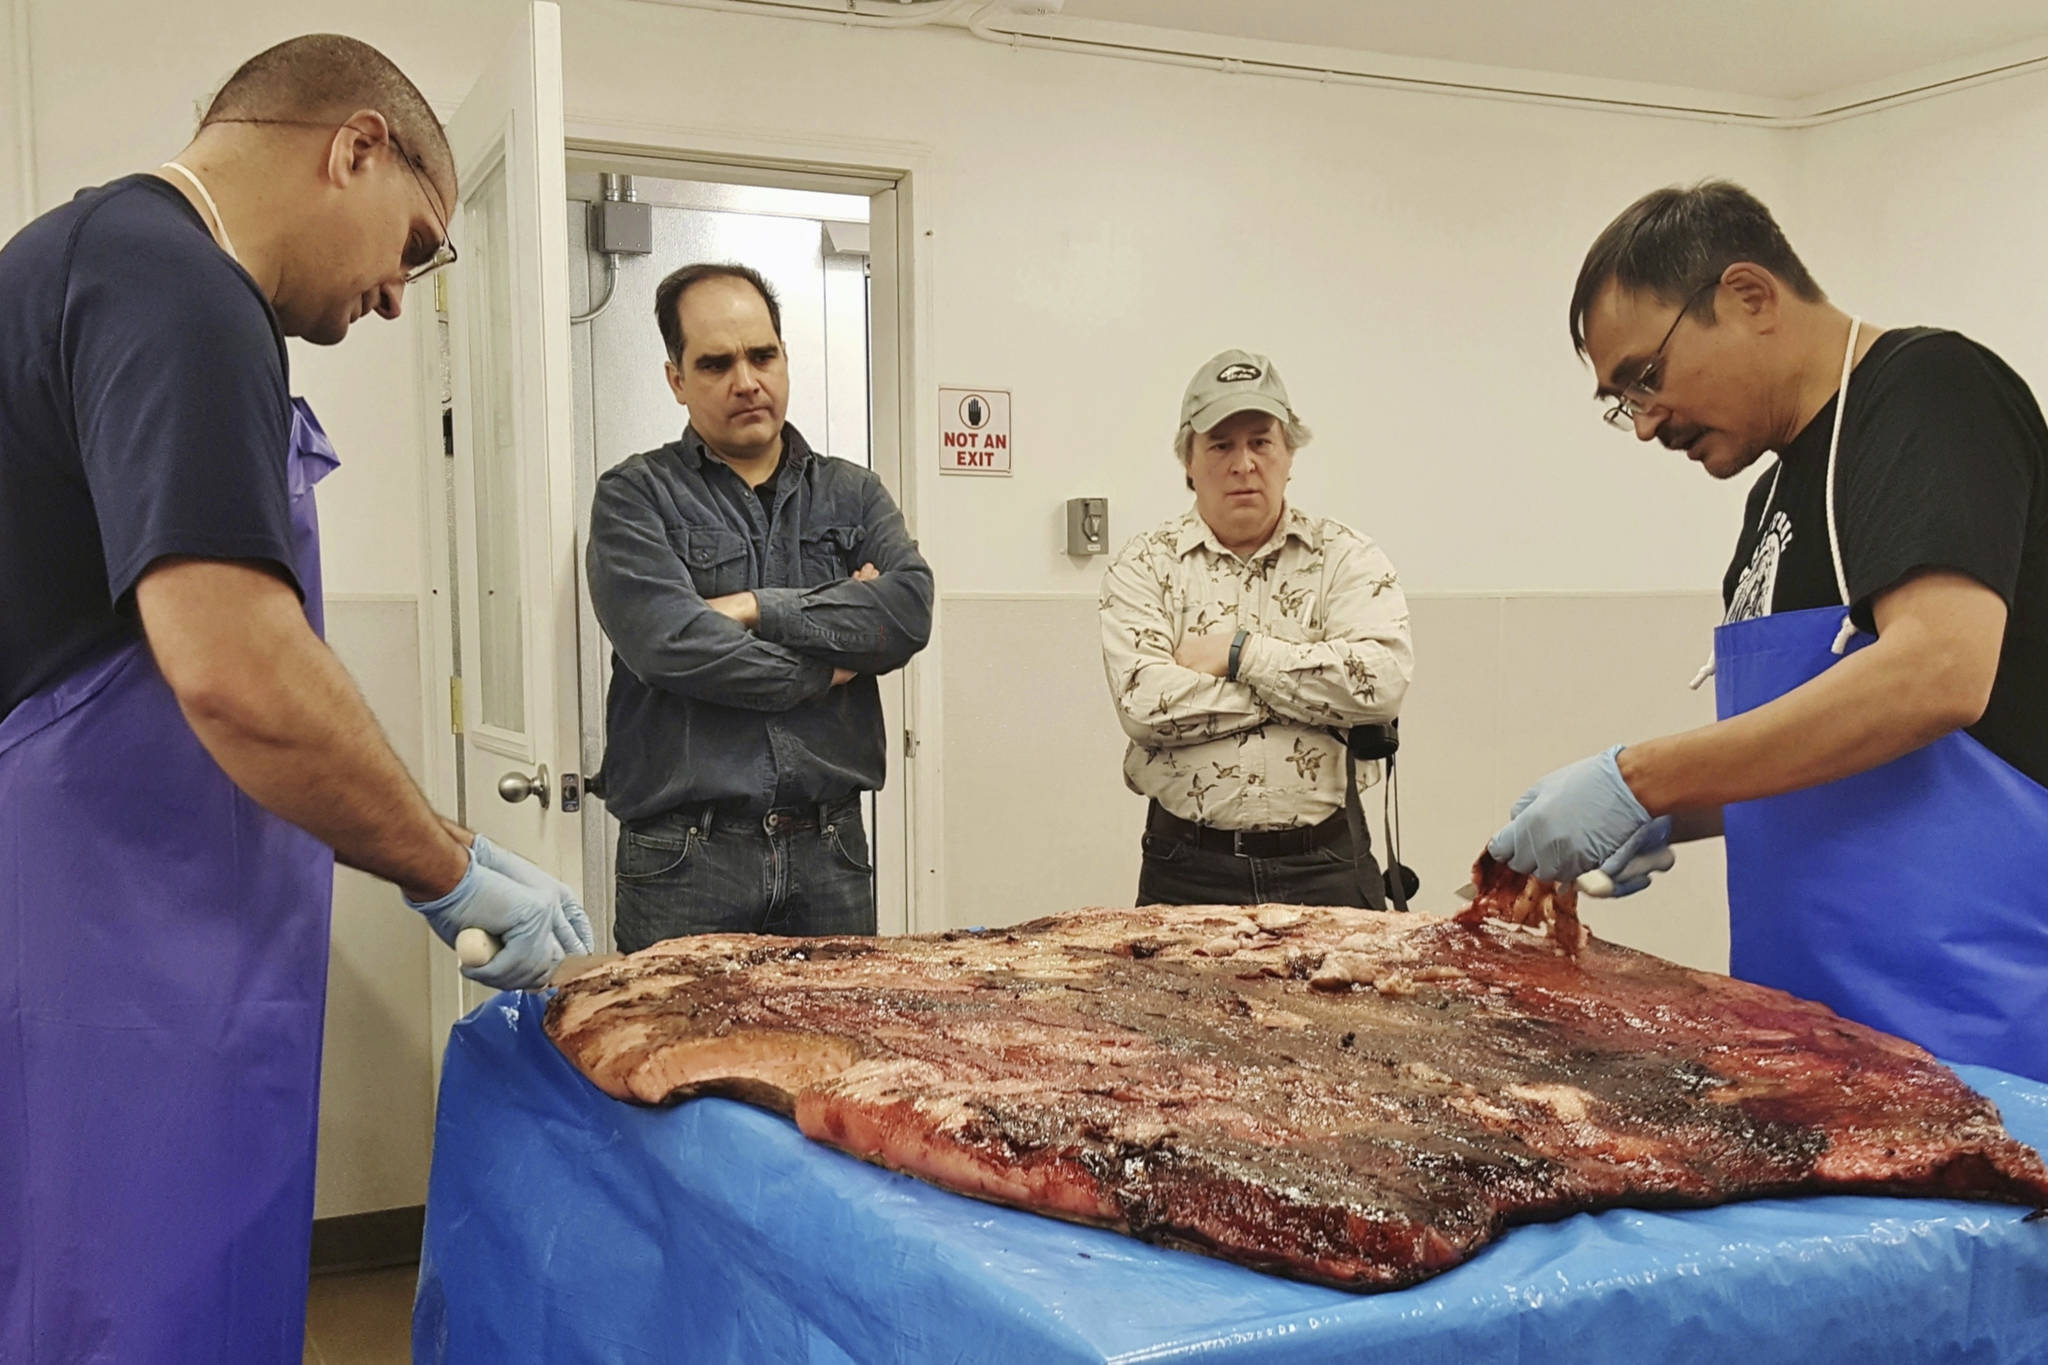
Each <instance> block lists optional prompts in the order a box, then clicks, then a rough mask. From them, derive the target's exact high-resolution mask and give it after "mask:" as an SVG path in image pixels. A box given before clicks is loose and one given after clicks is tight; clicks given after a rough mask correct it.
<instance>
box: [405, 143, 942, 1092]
mask: <svg viewBox="0 0 2048 1365" xmlns="http://www.w3.org/2000/svg"><path fill="white" fill-rule="evenodd" d="M564 113H565V117H564V130H565V133H566V137H565V146H564V154H565V157H566V158H567V159H568V160H569V161H590V160H602V161H604V162H606V163H607V164H608V166H610V167H611V168H613V169H618V170H628V171H631V172H632V173H635V174H644V175H647V176H650V177H659V178H663V179H673V180H697V181H709V182H722V183H729V184H752V185H768V186H775V187H780V188H789V189H808V190H826V191H832V192H838V193H846V192H849V191H851V192H854V193H867V194H869V195H870V196H871V197H872V196H873V195H874V194H875V193H877V192H878V191H879V190H881V189H891V188H893V190H894V196H893V199H894V205H895V219H896V221H895V225H894V227H895V231H894V233H893V241H892V245H893V247H894V251H893V254H892V255H889V256H887V257H880V258H878V259H877V260H876V265H875V271H874V277H873V280H872V283H871V289H872V296H873V299H874V310H873V315H872V316H873V329H874V332H873V337H872V341H871V348H870V357H871V364H872V366H873V376H874V377H873V383H872V387H871V392H870V395H869V401H870V413H871V417H870V421H871V425H872V428H873V433H874V437H873V443H872V457H873V464H874V468H875V470H876V472H877V473H878V474H880V475H881V477H882V479H883V482H884V483H885V484H886V485H887V486H889V488H890V489H891V491H892V492H893V493H894V495H895V496H896V499H897V502H898V504H899V506H900V507H901V509H902V512H903V516H904V520H905V522H906V523H907V525H908V526H909V528H910V531H911V534H912V535H913V536H915V535H916V534H917V530H918V524H919V511H920V508H921V507H922V506H924V505H927V504H928V503H929V502H930V501H931V497H932V494H933V492H934V491H935V490H934V488H933V484H934V483H935V482H936V466H935V465H929V462H928V461H926V460H924V459H922V458H920V452H922V451H925V450H927V449H929V448H931V444H932V442H933V441H934V440H935V439H936V438H935V435H934V421H935V418H934V414H933V413H932V412H931V411H930V410H929V409H930V408H931V404H930V403H928V402H926V401H925V396H926V395H927V394H928V393H930V392H932V390H931V389H930V388H929V386H928V383H927V377H928V376H930V375H931V374H932V373H933V369H932V359H931V351H932V343H931V338H932V332H933V328H932V325H931V302H930V292H929V290H927V289H925V288H923V287H922V285H923V282H924V281H926V280H928V279H930V278H931V273H930V247H931V239H932V231H931V228H930V226H929V224H928V222H927V213H926V209H925V206H924V203H923V198H924V196H923V195H922V194H921V193H920V191H921V190H922V189H923V187H924V186H925V185H927V184H929V182H930V178H931V174H932V172H931V166H932V156H931V151H930V149H929V148H928V147H926V146H924V145H923V144H917V143H900V142H882V141H865V140H858V139H833V138H805V137H799V136H795V135H788V136H781V135H767V136H764V135H762V134H760V133H758V132H752V131H735V130H727V129H718V128H707V127H700V126H694V125H687V124H669V123H622V122H619V121H617V120H611V119H605V118H598V117H591V116H589V115H586V114H580V113H579V112H578V111H577V110H576V109H574V108H573V107H571V108H567V109H565V111H564ZM875 226H876V228H877V230H878V231H879V230H882V225H880V224H876V225H875ZM890 275H893V278H885V276H890ZM419 316H420V317H421V319H422V322H421V323H420V324H419V326H420V328H421V342H420V354H421V366H422V372H421V384H422V387H423V389H424V391H425V392H426V394H427V395H428V397H429V401H427V402H425V403H422V404H421V405H420V408H421V417H422V432H421V436H422V445H421V449H423V450H425V451H427V452H429V455H430V459H429V467H428V469H427V470H426V471H425V474H426V476H425V477H424V478H423V479H422V481H421V490H422V496H423V497H424V498H425V500H426V507H425V509H424V511H425V518H426V525H427V537H426V539H427V547H426V553H427V565H426V570H427V572H426V581H427V583H428V585H429V601H428V603H427V608H428V609H427V611H426V612H425V613H423V615H425V616H426V617H428V618H429V622H430V625H429V629H430V633H431V641H432V648H431V650H430V651H429V653H428V655H427V657H428V658H430V659H431V660H432V663H431V665H430V667H429V669H428V673H427V676H426V678H425V679H424V682H425V693H426V707H427V714H428V716H429V717H430V718H431V719H432V721H433V723H432V724H430V725H429V727H428V742H427V746H426V747H427V761H428V764H429V766H430V770H431V771H430V772H429V773H427V774H424V775H423V778H424V780H423V783H422V785H423V786H424V787H425V788H426V791H427V795H428V797H429V798H430V799H431V800H432V801H433V802H434V803H435V805H436V806H437V808H439V809H442V810H448V811H452V810H453V809H454V808H455V799H454V798H455V796H456V793H457V790H458V784H457V764H458V758H457V754H458V753H459V751H460V745H459V741H458V738H457V736H456V735H455V734H454V733H453V732H452V726H451V723H450V714H451V713H450V705H451V703H450V701H449V698H448V693H449V687H450V683H449V661H450V660H451V659H452V658H453V657H454V646H453V629H454V622H453V609H454V587H455V585H454V582H453V580H452V578H451V572H452V560H451V558H450V541H449V526H448V515H447V510H446V502H445V496H446V495H445V485H444V478H445V473H444V469H445V465H446V457H445V456H444V455H443V453H442V452H443V440H442V431H441V412H442V402H441V401H440V397H441V395H442V393H443V384H444V372H443V369H442V357H443V354H444V352H443V349H442V340H441V337H442V330H441V329H443V328H444V327H445V325H446V318H445V315H444V314H442V313H440V312H439V311H437V310H429V309H425V308H422V309H420V310H419ZM928 466H929V467H928ZM577 596H578V601H579V622H580V623H581V625H582V626H583V627H586V628H587V627H589V626H591V624H592V623H591V622H590V621H589V619H588V606H587V602H586V601H585V599H586V597H587V594H586V593H584V592H583V591H582V590H581V589H580V587H579V591H578V594H577ZM936 606H937V603H936V601H935V602H934V609H935V610H936ZM942 647H943V641H942V639H941V637H940V636H939V634H938V633H936V632H935V633H934V636H933V639H932V641H931V643H930V645H929V646H928V647H927V648H926V649H925V650H924V651H922V652H921V653H920V654H919V655H918V656H917V657H916V658H915V659H913V660H912V661H911V663H910V664H909V665H908V666H907V667H906V668H905V669H904V670H903V671H902V675H901V676H902V679H903V682H902V686H903V705H902V715H903V719H904V725H905V726H906V727H907V729H908V731H909V734H910V736H911V737H912V745H911V746H910V747H911V752H908V753H906V752H905V749H906V746H905V744H904V741H903V739H902V737H900V736H897V735H893V734H892V735H891V736H890V737H889V744H890V766H891V774H892V778H893V780H895V781H897V782H900V783H902V784H903V785H904V789H905V795H904V830H903V833H904V843H905V847H904V850H903V853H902V867H903V878H904V902H905V921H906V922H905V923H904V925H903V926H902V927H903V928H905V929H906V930H908V931H909V932H911V933H919V932H925V931H928V930H931V929H935V928H938V927H941V926H942V925H943V923H944V911H943V906H944V903H945V901H944V866H943V861H942V859H941V857H940V850H941V843H942V835H943V811H944V804H943V799H942V790H943V780H944V765H943V762H942V755H943V753H944V746H943V743H942V737H941V726H942V724H943V716H942V714H941V706H940V688H939V686H938V682H937V680H938V678H939V677H940V676H941V675H940V673H939V668H940V650H941V648H942ZM465 666H466V667H468V666H469V665H468V663H467V661H466V662H465ZM588 686H589V679H588V677H587V676H584V673H583V671H582V670H581V669H580V668H579V670H578V698H579V705H580V706H581V708H582V713H583V717H584V723H583V724H582V725H581V726H580V727H579V728H580V730H581V732H582V733H583V734H584V735H585V736H588V735H589V734H590V733H591V732H592V728H593V727H592V726H591V725H590V724H589V723H588V721H589V718H590V717H591V716H592V714H593V708H601V707H602V706H603V698H602V697H601V696H591V695H587V689H588ZM582 757H583V758H584V759H585V760H586V761H587V760H588V759H590V758H592V757H596V756H595V755H590V754H587V753H586V754H584V755H582ZM587 775H588V772H587V770H586V776H587ZM591 813H592V814H595V812H594V811H592V812H591ZM590 828H591V827H590V825H589V824H588V822H586V833H585V837H584V848H585V850H586V855H585V857H584V860H583V862H584V879H585V884H586V886H587V885H588V884H589V883H590V880H591V879H592V878H596V877H608V876H610V874H611V870H610V868H609V866H608V865H607V864H606V863H605V862H604V861H603V860H597V861H593V860H592V858H591V857H590V856H589V850H590V849H591V848H592V845H593V840H592V839H591V838H590V836H589V830H590ZM600 828H601V827H600ZM435 975H436V980H437V983H438V978H439V977H440V976H441V975H446V974H444V973H436V974H435ZM434 994H435V996H436V1004H437V1008H436V1020H435V1023H436V1030H437V1036H440V1034H441V1032H442V1031H443V1030H444V1028H445V1026H446V1025H448V1024H452V1023H453V1021H454V1019H455V1018H457V1017H458V1016H459V1013H460V1009H459V1000H457V999H454V998H453V997H452V996H451V998H450V999H448V1000H446V1001H442V1000H440V999H439V997H441V996H443V995H448V994H450V993H449V992H447V991H444V990H442V989H439V988H438V984H437V989H436V990H435V992H434ZM443 1014H445V1015H446V1018H445V1019H444V1018H442V1017H440V1016H441V1015H443ZM436 1064H437V1068H438V1056H437V1059H436Z"/></svg>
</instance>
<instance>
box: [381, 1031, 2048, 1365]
mask: <svg viewBox="0 0 2048 1365" xmlns="http://www.w3.org/2000/svg"><path fill="white" fill-rule="evenodd" d="M545 1006H546V997H545V996H543V995H536V994H525V995H521V994H505V995H500V996H498V997H496V998H495V999H493V1000H491V1001H489V1002H487V1003H486V1004H484V1005H482V1006H480V1007H479V1008H478V1009H477V1010H475V1011H474V1012H473V1013H471V1014H470V1015H469V1016H468V1017H467V1018H465V1019H464V1020H463V1021H462V1022H461V1023H460V1024H458V1025H457V1026H456V1028H455V1030H454V1032H453V1034H452V1035H451V1037H450V1040H449V1044H448V1052H447V1058H446V1065H445V1067H444V1069H443V1074H442V1079H441V1095H440V1103H439V1110H438V1116H437V1121H436V1131H435V1142H434V1161H433V1172H432V1177H431V1183H430V1188H429V1192H428V1198H427V1222H426V1237H425V1244H424V1247H423V1250H422V1258H421V1265H420V1283H419V1293H418V1298H417V1301H416V1303H415V1306H414V1313H413V1347H414V1358H415V1360H416V1361H419V1362H426V1363H429V1365H431V1363H434V1362H462V1363H463V1365H468V1363H469V1362H476V1363H478V1365H482V1363H483V1362H489V1365H507V1362H517V1361H547V1362H551V1365H569V1363H570V1362H583V1361H589V1362H606V1363H607V1365H620V1363H622V1362H625V1363H637V1362H652V1361H695V1360H706V1361H746V1362H755V1361H759V1362H784V1361H788V1362H804V1361H818V1362H825V1361H830V1362H842V1361H860V1362H866V1361H1022V1362H1030V1363H1031V1365H1051V1362H1061V1361H1178V1360H1190V1361H1192V1360H1200V1361H1203V1362H1238V1361H1287V1362H1291V1363H1293V1362H1310V1361H1340V1360H1341V1361H1382V1360H1384V1361H1393V1362H1401V1365H1431V1363H1433V1362H1446V1363H1447V1365H1448V1363H1449V1362H1459V1363H1460V1365H1463V1363H1464V1362H1475V1361H1485V1362H1537V1361H1563V1360H1569V1361H1572V1362H1575V1365H1601V1363H1602V1362H1616V1363H1617V1365H1620V1363H1622V1362H1626V1363H1627V1365H1639V1363H1640V1362H1644V1361H1658V1362H1665V1363H1666V1365H1669V1363H1670V1362H1680V1361H1703V1362H1704V1361H1714V1362H1727V1361H1738V1362H1741V1365H1767V1363H1768V1362H1777V1361H1785V1362H1798V1363H1799V1365H1821V1363H1822V1362H1828V1361H1844V1362H1855V1365H1875V1362H1885V1361H1915V1362H1935V1361H1939V1362H1947V1363H1949V1365H1960V1363H1961V1362H1974V1361H2011V1362H2018V1361H2048V1219H2035V1220H2033V1221H2031V1222H2029V1221H2025V1220H2026V1210H2024V1209H2020V1208H2016V1207H2013V1206H2010V1205H2001V1204H1979V1203H1963V1202H1953V1201H1945V1200H1932V1199H1912V1200H1905V1199H1879V1198H1864V1197H1845V1196H1830V1197H1825V1198H1808V1199H1770V1200H1757V1201H1752V1202H1747V1203H1739V1204H1730V1205H1726V1206H1723V1207H1720V1208H1713V1209H1691V1210H1683V1211H1663V1212H1648V1211H1637V1210H1629V1209H1618V1210H1609V1211H1606V1212H1602V1213H1598V1214H1578V1215H1575V1216H1573V1217H1570V1218H1566V1219H1564V1220H1562V1221H1559V1222H1554V1223H1543V1224H1532V1225H1528V1226H1524V1227H1517V1228H1512V1229H1510V1230H1508V1231H1507V1232H1506V1233H1505V1234H1504V1235H1503V1236H1502V1237H1501V1238H1500V1239H1499V1240H1498V1241H1496V1242H1495V1243H1493V1244H1492V1245H1491V1246H1489V1247H1487V1248H1485V1249H1484V1250H1482V1251H1481V1252H1480V1253H1479V1254H1478V1255H1477V1256H1475V1257H1473V1258H1472V1260H1470V1261H1468V1262H1467V1263H1465V1264H1464V1265H1461V1266H1459V1267H1457V1268H1456V1269H1454V1270H1452V1271H1449V1272H1448V1273H1446V1274H1443V1275H1440V1276H1437V1277H1436V1278H1435V1279H1431V1280H1428V1281H1425V1282H1424V1283H1422V1284H1419V1285H1416V1286H1414V1287H1412V1288H1409V1289H1405V1290H1400V1291H1397V1292H1393V1293H1385V1294H1349V1293H1345V1292H1343V1291H1341V1290H1335V1289H1326V1288H1322V1287H1319V1286H1316V1285H1309V1284H1299V1283H1296V1282H1294V1281H1291V1280H1284V1279H1279V1278H1276V1277H1274V1276H1271V1275H1264V1274H1260V1273H1258V1272H1256V1271H1252V1270H1247V1269H1243V1268H1241V1267H1238V1266H1234V1265H1229V1264H1226V1263H1225V1262H1222V1261H1216V1260H1211V1259H1208V1258H1206V1257H1203V1256H1198V1255H1194V1254H1191V1253H1187V1252H1181V1251H1173V1250H1167V1249H1163V1248H1159V1247H1154V1246H1149V1245H1147V1244H1145V1243H1142V1242H1139V1241H1136V1240H1134V1239H1132V1238H1128V1237H1124V1236H1121V1235H1120V1234H1117V1233H1113V1232H1107V1231H1103V1230H1101V1229H1097V1228H1089V1227H1082V1226H1078V1225H1075V1224H1071V1223H1064V1222H1059V1221H1056V1220H1054V1219H1051V1218H1043V1217H1039V1216H1036V1215H1034V1214H1029V1213H1022V1212H1019V1211H1016V1210H1013V1209H1007V1208H1000V1207H997V1206H994V1205H991V1204H985V1203H981V1202H978V1201H976V1200H972V1199H967V1198H964V1197H962V1196H959V1195H955V1194H949V1193H947V1192H946V1191H944V1190H940V1189H937V1188H935V1187H933V1186H930V1185H927V1184H925V1183H923V1182H922V1181H919V1180H915V1179H912V1178H910V1177H907V1176H903V1175H899V1174H896V1173H895V1172H892V1171H887V1170H883V1169H881V1168H879V1167H876V1166H871V1165H867V1164H865V1163H863V1162H860V1161H856V1160H854V1159H853V1158H851V1157H848V1156H846V1155H844V1154H842V1153H839V1152H836V1151H833V1150H831V1149H830V1148H827V1147H823V1146H820V1145H818V1144H816V1143H812V1142H810V1141H808V1140H807V1139H805V1138H804V1137H803V1136H802V1135H801V1134H800V1133H799V1132H798V1131H797V1130H796V1127H795V1125H793V1124H792V1123H790V1122H789V1121H788V1120H786V1119H784V1118H781V1117H779V1116H778V1115H775V1114H772V1113H768V1112H765V1111H763V1110H759V1109H755V1108H751V1107H749V1106H747V1105H744V1104H739V1103H736V1102H732V1101H728V1100H721V1099H703V1100H696V1101H692V1102H690V1103H687V1104H681V1105H677V1106H675V1107H672V1108H666V1109H649V1108H643V1107H639V1106H635V1105H630V1104H624V1103H621V1102H619V1101H617V1100H613V1099H610V1098H608V1097H607V1096H605V1095H603V1094H602V1093H600V1092H599V1091H598V1090H597V1089H596V1088H595V1087H593V1086H592V1085H590V1083H589V1082H588V1081H586V1080H585V1079H584V1078H583V1077H582V1075H581V1074H580V1073H578V1072H577V1071H576V1070H575V1068H574V1067H572V1066H571V1065H570V1064H569V1062H568V1061H567V1060H566V1059H565V1058H563V1057H562V1055H561V1054H560V1053H559V1052H557V1051H556V1050H555V1048H554V1045H553V1044H551V1043H550V1042H549V1041H548V1039H547V1037H546V1035H545V1033H543V1031H542V1028H541V1021H542V1015H543V1013H544V1012H545ZM1959 1070H1960V1072H1961V1074H1962V1076H1963V1078H1964V1079H1965V1080H1966V1081H1968V1082H1969V1083H1970V1084H1971V1085H1972V1086H1975V1087H1976V1088H1977V1089H1978V1090H1980V1091H1982V1092H1983V1093H1984V1094H1986V1095H1988V1096H1989V1097H1990V1098H1991V1099H1992V1100H1993V1101H1994V1102H1995V1103H1996V1104H1997V1105H1998V1107H1999V1109H2000V1110H2001V1111H2002V1112H2003V1114H2004V1115H2005V1119H2006V1123H2007V1126H2008V1127H2009V1128H2010V1129H2011V1130H2012V1132H2013V1133H2014V1134H2015V1135H2016V1136H2018V1137H2019V1138H2020V1139H2021V1140H2022V1141H2024V1142H2028V1143H2031V1144H2032V1145H2034V1146H2035V1147H2037V1148H2041V1147H2048V1086H2043V1085H2038V1084H2035V1083H2032V1082H2029V1081H2025V1080H2021V1079H2019V1078H2017V1077H2013V1076H2009V1075H2006V1074H2004V1073H2002V1072H1997V1071H1990V1070H1986V1069H1983V1068H1977V1067H1963V1068H1959Z"/></svg>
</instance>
